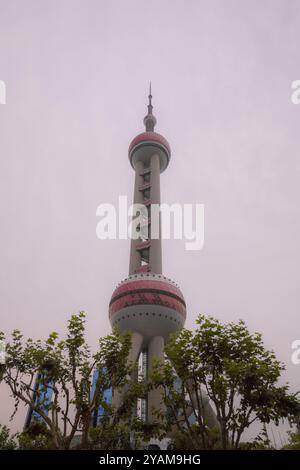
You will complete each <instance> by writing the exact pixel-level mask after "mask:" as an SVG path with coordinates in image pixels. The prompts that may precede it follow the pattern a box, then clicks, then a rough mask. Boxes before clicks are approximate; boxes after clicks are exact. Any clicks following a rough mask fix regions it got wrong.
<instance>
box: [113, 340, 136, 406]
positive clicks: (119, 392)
mask: <svg viewBox="0 0 300 470" xmlns="http://www.w3.org/2000/svg"><path fill="white" fill-rule="evenodd" d="M142 343H143V336H142V335H141V334H140V333H137V332H134V333H132V336H131V350H130V352H129V354H128V359H127V363H128V364H135V363H136V362H137V360H138V357H139V355H140V352H141V349H142ZM133 375H134V374H133ZM134 378H135V377H132V379H134ZM125 392H126V387H123V388H115V389H114V390H113V399H112V403H113V406H114V407H115V408H116V409H118V408H119V407H120V406H121V405H122V402H123V395H124V393H125Z"/></svg>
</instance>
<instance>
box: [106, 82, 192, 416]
mask: <svg viewBox="0 0 300 470" xmlns="http://www.w3.org/2000/svg"><path fill="white" fill-rule="evenodd" d="M148 98H149V103H148V112H147V115H146V116H145V118H144V125H145V132H142V133H141V134H138V135H137V136H136V137H135V138H134V139H133V140H132V142H131V144H130V145H129V150H128V156H129V161H130V164H131V166H132V168H133V170H134V178H135V182H134V196H133V202H134V204H143V205H144V206H145V207H146V208H147V213H148V217H147V222H146V224H147V226H148V231H147V232H148V236H145V235H144V231H143V230H142V227H141V228H140V232H139V233H140V235H139V237H138V238H137V239H133V238H132V239H131V247H130V260H129V275H128V277H127V278H126V279H124V280H123V281H121V282H120V283H119V284H118V286H117V287H116V289H115V290H114V292H113V294H112V297H111V300H110V304H109V319H110V323H111V325H112V327H114V326H117V327H118V328H119V329H120V331H123V332H124V331H130V332H131V334H132V347H131V352H130V354H129V360H130V361H132V362H133V363H135V362H138V361H141V363H142V367H143V375H144V377H145V379H147V377H148V376H149V373H150V372H151V368H152V364H153V359H154V358H161V359H163V357H164V346H165V344H166V342H167V341H168V338H169V336H170V334H171V333H174V332H175V331H177V330H178V329H180V328H182V327H183V325H184V322H185V318H186V304H185V300H184V297H183V295H182V293H181V291H180V289H179V287H178V285H177V284H176V283H175V282H174V281H173V280H171V279H170V278H168V277H166V276H165V275H163V273H162V272H163V271H162V246H161V228H160V227H159V229H158V230H156V235H155V237H154V236H152V230H151V206H152V205H153V204H156V205H159V204H160V175H161V173H162V172H163V171H164V170H166V169H167V167H168V165H169V162H170V157H171V149H170V145H169V143H168V141H167V140H166V139H165V137H163V136H162V135H161V134H158V133H157V132H155V131H154V128H155V125H156V118H155V116H154V115H153V113H152V110H153V106H152V95H151V84H150V90H149V96H148ZM156 207H157V206H156ZM153 224H154V221H152V225H153ZM159 225H160V224H159ZM141 359H142V360H141ZM113 393H114V397H113V402H114V403H115V404H116V405H118V404H119V403H120V401H121V400H122V398H121V395H122V394H121V393H120V392H118V391H117V390H114V391H113ZM154 410H158V411H162V412H164V406H163V403H162V397H161V394H160V391H159V390H158V389H156V390H152V391H150V392H149V393H148V396H147V397H146V398H143V400H142V403H141V416H142V419H144V420H145V421H147V422H151V421H153V420H154Z"/></svg>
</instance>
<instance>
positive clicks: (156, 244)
mask: <svg viewBox="0 0 300 470" xmlns="http://www.w3.org/2000/svg"><path fill="white" fill-rule="evenodd" d="M150 169H151V174H150V182H151V189H150V199H151V204H160V162H159V156H158V155H156V154H154V155H152V157H151V161H150ZM158 220H159V227H158V230H156V232H157V235H158V238H153V239H152V237H151V233H150V237H151V247H150V259H149V264H150V267H151V271H152V272H154V273H158V274H161V273H162V260H161V258H162V257H161V217H160V214H159V218H158ZM153 223H154V221H151V230H152V229H153Z"/></svg>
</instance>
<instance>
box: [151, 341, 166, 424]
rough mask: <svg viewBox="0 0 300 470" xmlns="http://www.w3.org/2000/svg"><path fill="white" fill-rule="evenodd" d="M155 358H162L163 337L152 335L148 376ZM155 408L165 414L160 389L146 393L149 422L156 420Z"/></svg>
mask: <svg viewBox="0 0 300 470" xmlns="http://www.w3.org/2000/svg"><path fill="white" fill-rule="evenodd" d="M155 358H159V359H162V360H163V359H164V339H163V337H162V336H154V337H153V338H152V339H151V340H150V342H149V346H148V364H149V365H148V367H149V369H148V376H149V377H150V375H151V371H152V367H153V360H154V359H155ZM155 410H157V411H159V412H161V413H163V415H165V411H166V410H165V405H164V403H163V396H162V391H161V390H160V389H154V390H151V391H150V392H149V393H148V420H149V422H151V421H155V420H157V417H156V416H155V412H154V411H155Z"/></svg>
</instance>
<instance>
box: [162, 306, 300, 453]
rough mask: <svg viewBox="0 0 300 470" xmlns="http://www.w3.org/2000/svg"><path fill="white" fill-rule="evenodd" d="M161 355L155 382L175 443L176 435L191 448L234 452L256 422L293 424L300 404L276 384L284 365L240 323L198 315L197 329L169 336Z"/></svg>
mask: <svg viewBox="0 0 300 470" xmlns="http://www.w3.org/2000/svg"><path fill="white" fill-rule="evenodd" d="M165 351H166V356H167V361H165V363H162V362H159V361H158V362H157V368H156V371H155V373H154V374H153V381H154V383H155V386H157V387H160V388H161V389H162V392H163V397H164V401H165V404H166V406H167V409H168V412H169V421H168V426H169V430H173V431H174V432H175V431H176V433H177V437H176V440H177V442H178V441H180V439H179V437H178V433H179V434H181V439H182V441H183V442H188V443H189V444H188V445H189V448H194V449H197V448H204V449H207V448H213V447H214V448H216V447H217V448H218V447H219V448H222V449H230V448H231V449H238V448H239V446H240V442H241V437H242V435H243V433H244V431H245V429H246V428H248V427H249V426H250V425H251V424H252V423H254V422H255V421H258V422H260V423H261V424H262V426H264V425H265V424H266V423H269V422H271V421H273V422H274V423H275V424H276V425H278V423H279V420H280V419H281V418H289V419H290V420H293V419H295V416H296V413H297V409H298V406H299V402H298V400H297V398H296V396H295V395H293V394H290V393H289V391H288V385H284V386H279V385H278V379H279V378H280V375H281V372H282V371H283V370H284V366H283V365H282V364H281V363H280V362H279V361H278V360H277V359H276V357H275V354H274V352H272V351H268V350H266V349H265V347H264V345H263V342H262V337H261V335H260V334H258V333H255V334H251V333H250V332H249V331H248V329H247V327H246V326H245V323H244V322H243V321H240V322H238V323H237V324H235V323H229V324H225V325H224V324H221V323H220V322H219V321H218V320H216V319H214V318H212V317H205V316H203V315H200V316H199V318H198V320H197V328H196V330H195V331H189V330H187V329H183V330H181V331H180V332H178V333H177V334H175V335H173V336H172V338H171V339H170V341H169V343H168V344H167V346H166V349H165ZM178 378H179V380H178ZM207 397H208V398H209V401H210V403H211V404H212V405H213V408H214V411H215V417H216V421H217V428H216V426H215V424H214V423H213V422H212V419H211V418H212V416H211V414H210V413H207V409H208V408H207V403H206V401H207ZM191 418H192V419H191ZM209 421H211V422H209Z"/></svg>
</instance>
